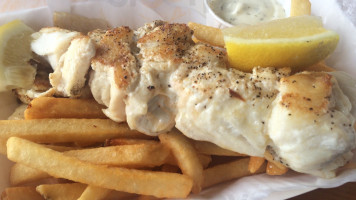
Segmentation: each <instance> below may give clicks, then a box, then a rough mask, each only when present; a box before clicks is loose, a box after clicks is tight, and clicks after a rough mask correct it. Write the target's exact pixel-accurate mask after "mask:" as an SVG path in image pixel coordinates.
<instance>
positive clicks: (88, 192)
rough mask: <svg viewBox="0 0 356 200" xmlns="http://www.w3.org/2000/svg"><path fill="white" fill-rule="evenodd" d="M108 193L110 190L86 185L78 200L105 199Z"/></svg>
mask: <svg viewBox="0 0 356 200" xmlns="http://www.w3.org/2000/svg"><path fill="white" fill-rule="evenodd" d="M110 192H111V190H110V189H106V188H101V187H96V186H91V185H88V186H87V187H86V188H85V190H84V192H83V193H82V195H81V196H80V197H79V198H78V200H98V199H105V198H106V197H107V196H108V194H109V193H110Z"/></svg>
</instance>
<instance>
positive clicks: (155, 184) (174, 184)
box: [7, 137, 193, 198]
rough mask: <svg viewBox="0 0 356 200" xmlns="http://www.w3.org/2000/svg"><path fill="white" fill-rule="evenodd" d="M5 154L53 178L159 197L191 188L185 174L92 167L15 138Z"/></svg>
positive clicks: (177, 195)
mask: <svg viewBox="0 0 356 200" xmlns="http://www.w3.org/2000/svg"><path fill="white" fill-rule="evenodd" d="M7 155H8V158H9V159H10V160H12V161H14V162H19V163H22V164H24V165H28V166H30V167H33V168H37V169H39V170H42V171H44V172H46V173H48V174H50V175H52V176H54V177H61V178H65V179H69V180H73V181H76V182H81V183H85V184H88V185H93V186H97V187H103V188H108V189H112V190H118V191H123V192H129V193H137V194H143V195H152V196H156V197H160V198H185V197H187V196H188V194H189V193H190V191H191V188H192V185H193V182H192V180H191V179H190V178H189V177H188V176H186V175H181V174H176V173H166V172H150V171H143V170H135V169H125V168H117V167H107V166H104V165H95V164H91V163H88V162H83V161H80V160H78V159H76V158H73V157H69V156H65V155H63V154H62V153H60V152H56V151H53V150H51V149H48V148H45V147H43V146H41V145H39V144H36V143H33V142H31V141H28V140H25V139H21V138H17V137H11V138H9V139H8V141H7Z"/></svg>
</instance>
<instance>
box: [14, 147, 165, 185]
mask: <svg viewBox="0 0 356 200" xmlns="http://www.w3.org/2000/svg"><path fill="white" fill-rule="evenodd" d="M46 147H48V146H46ZM49 147H50V148H51V147H52V146H49ZM63 154H64V155H66V156H71V157H76V158H78V159H79V160H81V161H86V162H90V163H93V164H101V165H111V166H120V167H130V168H142V167H154V166H160V165H162V164H164V163H165V162H166V160H167V158H168V157H169V155H170V151H169V149H168V148H166V147H165V146H163V145H162V144H159V143H156V144H136V145H124V146H109V147H100V148H92V149H79V150H71V151H66V152H64V153H63ZM48 177H50V175H49V174H47V173H45V172H43V171H41V170H38V169H34V168H31V167H28V166H26V165H23V164H20V163H16V164H15V165H13V166H12V168H11V173H10V183H11V184H12V185H19V184H23V183H28V182H32V181H35V180H39V179H43V178H48Z"/></svg>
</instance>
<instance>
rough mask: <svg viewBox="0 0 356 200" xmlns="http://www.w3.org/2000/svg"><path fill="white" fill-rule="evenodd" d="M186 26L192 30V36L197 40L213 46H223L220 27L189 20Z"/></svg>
mask: <svg viewBox="0 0 356 200" xmlns="http://www.w3.org/2000/svg"><path fill="white" fill-rule="evenodd" d="M188 26H189V28H190V29H192V30H193V31H194V37H195V38H196V39H197V40H199V41H202V42H205V43H208V44H211V45H213V46H219V47H224V46H225V42H224V36H223V34H222V32H221V30H220V29H218V28H214V27H211V26H205V25H202V24H198V23H194V22H189V23H188Z"/></svg>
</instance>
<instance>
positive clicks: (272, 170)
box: [266, 161, 288, 176]
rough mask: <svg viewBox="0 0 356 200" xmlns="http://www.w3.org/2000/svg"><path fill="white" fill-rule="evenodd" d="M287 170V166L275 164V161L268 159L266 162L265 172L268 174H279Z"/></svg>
mask: <svg viewBox="0 0 356 200" xmlns="http://www.w3.org/2000/svg"><path fill="white" fill-rule="evenodd" d="M287 171H288V168H287V167H285V166H283V167H279V166H277V165H276V164H275V162H270V161H268V162H267V167H266V173H267V174H268V175H272V176H279V175H283V174H285V173H287Z"/></svg>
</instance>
